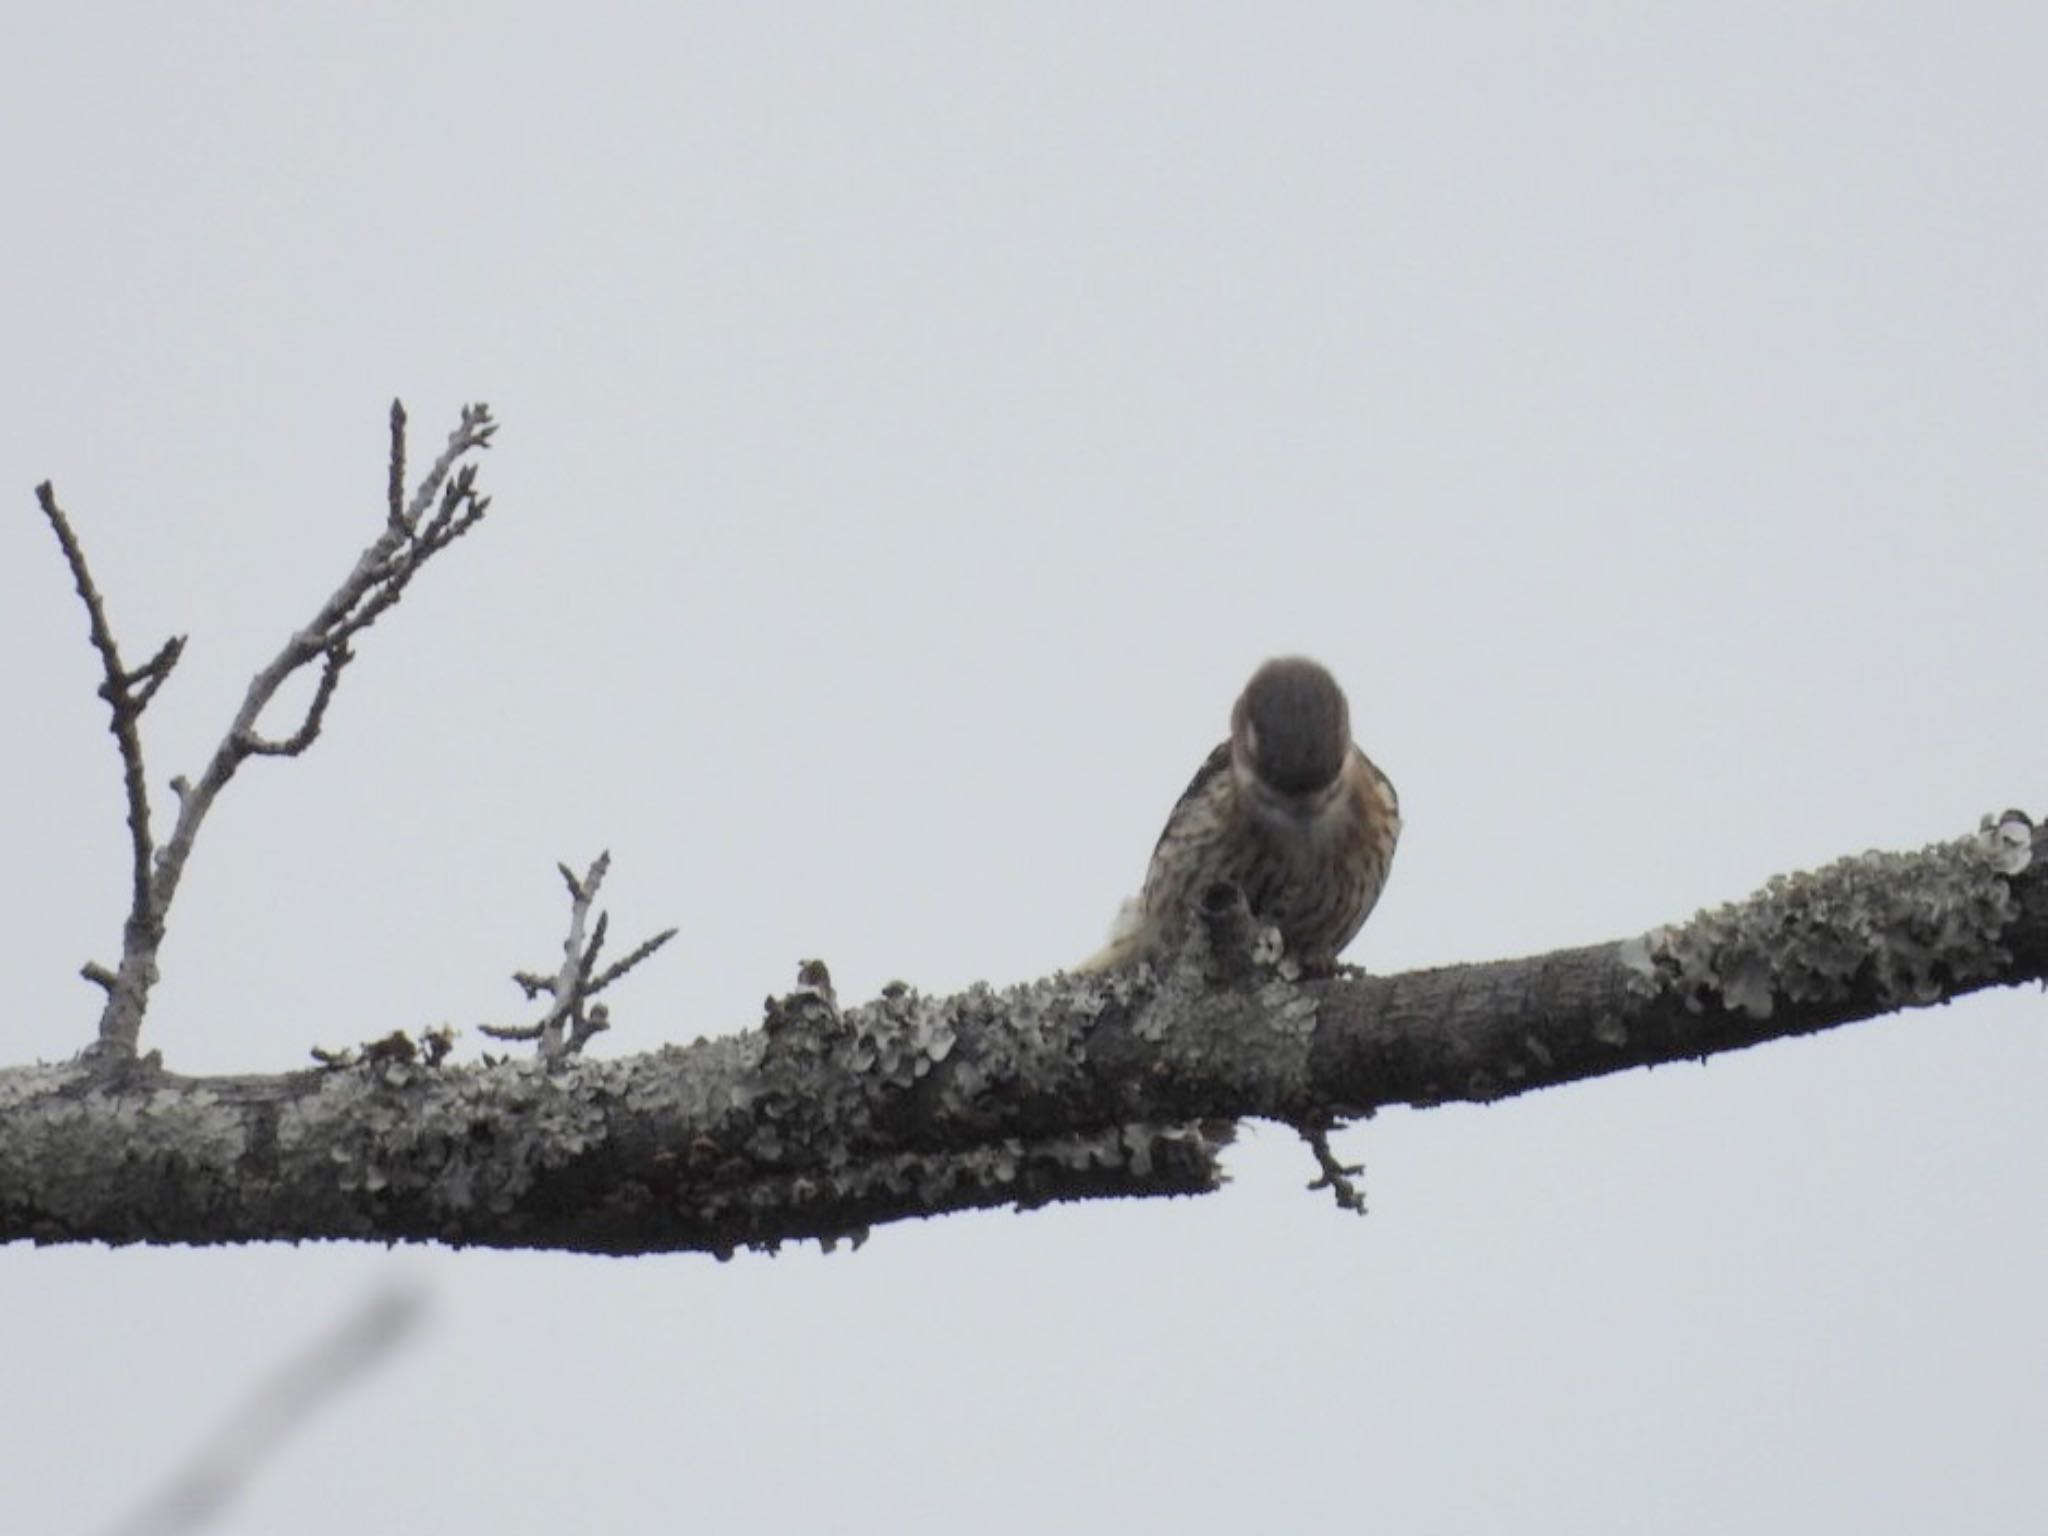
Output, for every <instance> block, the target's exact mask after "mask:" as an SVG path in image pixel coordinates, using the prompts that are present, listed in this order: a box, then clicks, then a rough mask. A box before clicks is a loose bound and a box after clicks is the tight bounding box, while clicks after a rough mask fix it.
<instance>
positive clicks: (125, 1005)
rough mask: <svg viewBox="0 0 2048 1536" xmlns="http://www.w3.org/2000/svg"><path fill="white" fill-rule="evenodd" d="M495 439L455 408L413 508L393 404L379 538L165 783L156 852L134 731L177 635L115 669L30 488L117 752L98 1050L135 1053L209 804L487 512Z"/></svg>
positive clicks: (93, 604) (108, 641) (52, 512)
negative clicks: (119, 782)
mask: <svg viewBox="0 0 2048 1536" xmlns="http://www.w3.org/2000/svg"><path fill="white" fill-rule="evenodd" d="M497 430H498V428H497V423H495V422H494V421H492V420H491V413H490V408H489V407H488V406H483V405H472V406H465V407H463V411H462V417H461V420H460V421H459V422H458V424H457V425H456V428H455V430H454V431H453V432H451V433H449V435H448V442H447V445H446V447H444V448H443V449H442V451H441V454H440V456H439V457H438V458H436V459H435V460H434V463H433V465H432V467H431V468H430V469H429V470H428V471H427V473H426V476H425V477H424V478H423V479H422V480H421V481H420V484H419V487H418V489H417V490H416V491H415V493H414V494H413V497H412V499H411V501H410V502H406V501H405V500H404V499H403V498H404V487H405V409H404V407H403V406H401V405H400V404H399V403H398V402H396V401H393V402H392V406H391V463H390V470H389V475H388V477H387V485H386V500H387V508H386V514H385V527H384V531H383V533H382V534H380V535H379V536H378V537H377V539H376V540H375V541H374V542H372V543H371V544H370V546H369V547H368V548H367V549H365V550H364V551H363V553H362V554H361V555H360V556H359V557H358V558H357V560H356V563H355V567H354V569H353V570H351V571H350V572H349V575H348V577H347V578H346V579H345V580H344V581H343V582H342V584H341V585H340V586H339V587H337V588H336V589H335V591H334V593H333V595H332V596H330V597H329V598H328V599H327V601H326V602H325V603H323V604H322V605H321V607H320V610H319V612H318V613H316V614H315V615H314V616H313V620H312V622H311V623H310V624H308V625H307V626H306V627H305V628H304V629H301V630H300V631H298V632H297V633H296V634H294V635H293V636H292V637H291V639H290V640H289V641H288V642H287V643H286V645H285V647H284V649H283V650H282V651H280V652H279V653H278V654H277V656H276V658H275V659H274V660H272V662H271V663H270V665H269V666H267V667H265V668H264V669H263V670H262V671H261V672H259V673H257V674H256V676H255V678H254V679H253V680H252V681H251V682H250V684H249V688H248V691H247V693H246V694H245V695H244V696H243V699H242V707H241V708H240V709H239V710H238V711H236V713H235V718H234V720H233V721H232V722H231V723H230V724H229V726H228V730H227V734H226V735H224V736H223V737H222V738H221V740H220V744H219V745H218V746H217V747H215V748H214V751H213V756H212V758H211V759H210V760H209V761H208V762H207V765H206V769H205V772H203V773H202V774H201V775H200V777H199V781H198V783H197V784H193V783H192V782H190V781H189V780H187V779H186V778H185V777H183V776H182V775H180V776H179V777H177V778H175V779H173V780H172V781H171V788H172V789H173V790H174V791H175V792H176V794H177V797H178V818H177V821H176V823H175V824H174V826H173V827H172V829H171V836H170V841H169V842H167V843H166V844H164V846H163V848H162V849H161V850H158V849H156V848H155V846H154V843H153V841H152V838H151V833H150V805H149V789H148V783H147V779H146V777H145V775H144V771H143V762H142V738H141V733H140V731H139V729H138V727H137V722H138V721H139V720H140V718H141V716H142V711H143V709H144V708H145V707H146V706H147V705H148V703H149V701H150V699H151V698H152V697H154V695H155V693H156V690H157V689H158V688H159V687H161V686H162V685H163V682H164V680H165V679H166V678H167V677H169V676H170V673H171V669H172V668H173V667H174V666H176V665H177V661H178V657H179V655H180V654H181V653H182V651H183V648H184V644H185V641H184V637H183V636H178V637H175V638H173V639H171V640H169V641H166V642H165V643H164V645H163V646H162V647H161V648H160V649H159V650H158V651H157V653H156V655H154V656H153V657H151V658H150V659H149V660H148V661H147V662H145V663H144V664H143V665H142V666H140V667H137V668H136V669H135V670H133V671H132V672H131V671H128V670H126V669H125V668H124V667H123V666H122V665H121V654H120V650H119V648H118V647H117V645H116V644H115V641H114V634H113V629H112V627H111V626H110V625H109V623H108V621H107V614H106V605H105V603H104V602H103V601H102V600H101V598H100V594H99V589H98V588H97V587H96V586H95V585H94V584H93V580H92V575H91V573H90V571H89V570H88V569H87V568H86V562H85V553H84V550H83V549H82V548H81V546H80V544H79V542H78V538H77V536H76V534H75V533H73V531H72V528H71V523H70V520H69V519H68V518H67V517H66V516H65V515H64V513H63V511H62V510H61V509H60V508H59V507H58V505H57V499H56V495H55V493H54V492H53V491H52V489H51V487H50V483H49V482H48V481H44V482H43V484H41V485H40V486H38V487H37V488H36V500H37V501H38V503H40V505H41V506H42V509H43V515H44V516H45V517H46V518H48V519H49V522H50V526H51V528H52V529H53V530H54V531H55V532H56V535H57V542H58V544H59V545H60V546H62V548H63V551H64V559H65V563H66V564H68V565H69V566H70V568H71V575H72V580H73V581H74V582H75V583H76V585H77V587H78V595H79V598H80V600H81V601H83V602H84V604H85V610H86V617H87V621H88V624H89V626H90V629H91V634H92V643H93V648H94V649H95V650H97V651H98V652H99V654H100V662H101V668H102V671H103V673H104V675H105V680H104V681H103V682H102V683H101V685H100V696H101V697H102V698H104V699H105V700H106V701H107V706H108V708H109V709H110V710H111V711H112V712H113V722H112V729H113V732H114V736H115V739H116V741H117V742H118V743H119V746H120V752H121V763H122V770H123V777H124V781H125V784H126V788H127V796H128V830H129V835H130V842H131V844H132V853H133V866H134V868H133V882H132V884H133V891H132V895H131V899H130V903H129V912H128V920H127V923H126V924H125V925H124V927H123V930H122V943H121V963H120V965H119V966H118V967H117V968H116V969H114V970H112V971H109V970H108V969H107V968H106V967H105V966H102V965H99V964H97V963H96V962H90V963H88V964H87V965H86V966H85V968H84V969H83V971H82V973H81V974H83V975H84V976H85V978H86V979H87V980H88V981H91V982H93V983H94V984H95V985H97V986H99V987H101V988H103V989H104V990H105V992H106V994H107V1001H106V1005H105V1007H104V1008H103V1009H102V1011H101V1013H100V1023H99V1046H100V1048H101V1049H102V1050H104V1051H107V1052H110V1053H111V1054H113V1055H116V1056H128V1055H133V1054H134V1051H135V1047H136V1042H137V1040H138V1039H139V1038H140V1036H141V1032H142V1016H143V1014H144V1013H145V1012H146V1011H147V1009H148V1007H149V992H150V988H151V987H153V986H154V985H155V984H156V979H157V952H158V951H159V950H160V949H161V948H162V946H163V940H164V930H165V925H166V923H167V921H168V919H169V916H170V909H171V902H172V900H173V899H174V898H175V897H176V895H177V892H178V882H179V881H180V880H181V879H183V878H184V873H185V864H186V861H187V860H188V859H190V858H191V856H192V845H193V841H194V839H196V838H197V836H198V835H199V828H200V826H201V824H202V823H204V822H205V820H206V815H207V812H209V811H210V810H212V809H213V803H214V801H215V799H217V798H218V797H219V795H220V792H221V790H223V789H224V788H226V787H227V784H228V781H229V780H230V779H232V778H233V777H234V775H235V771H236V770H237V769H238V768H240V767H241V765H242V764H243V763H244V762H245V761H247V760H248V759H249V758H251V757H296V756H298V755H299V754H300V753H301V752H304V751H305V750H306V749H307V748H308V747H310V746H311V745H312V744H313V742H314V741H315V740H316V739H318V737H319V735H320V728H321V726H322V725H323V724H324V723H325V721H326V718H327V708H328V705H329V704H331V703H332V702H333V700H334V693H335V689H336V688H337V687H338V686H339V684H340V682H341V673H342V669H343V668H344V667H346V666H347V665H348V663H349V662H350V660H351V659H353V655H354V653H353V652H352V651H351V650H350V649H349V641H350V639H351V638H353V637H354V636H355V635H356V634H358V633H360V632H361V631H362V630H364V629H367V628H368V627H369V626H370V625H371V624H372V623H373V622H375V621H376V619H377V618H378V616H379V615H381V614H383V613H384V612H386V611H387V610H388V609H390V608H391V607H392V606H393V605H394V604H396V603H397V602H398V600H399V598H400V597H401V596H403V595H404V592H405V589H406V586H407V585H408V584H409V583H410V582H411V581H412V578H413V577H414V576H415V575H416V574H417V573H418V571H419V568H420V567H421V565H423V564H424V563H425V562H426V561H427V560H428V559H429V558H430V557H432V556H433V555H434V554H436V553H438V552H439V551H440V550H442V549H445V548H446V547H447V546H448V545H449V544H451V543H453V542H454V541H455V540H456V539H458V538H460V537H461V536H462V535H463V534H465V533H467V532H468V531H469V530H470V529H471V528H473V527H474V526H475V525H476V524H477V523H478V522H479V521H480V520H481V519H482V517H483V515H484V513H485V512H486V511H487V510H489V508H490V504H491V503H490V498H489V497H487V496H481V495H479V494H477V491H476V465H475V464H474V463H462V462H461V461H462V460H463V459H465V458H466V457H468V456H469V455H470V454H472V453H475V452H478V451H480V450H482V449H484V448H487V447H489V446H490V442H491V438H492V437H493V435H494V434H495V433H496V432H497ZM458 466H459V467H458ZM429 507H434V508H435V510H434V512H433V515H432V516H431V517H428V515H427V509H428V508H429ZM423 519H424V520H425V521H424V523H423V521H422V520H423ZM316 660H318V661H320V662H321V673H320V680H319V683H318V684H317V685H316V687H315V689H314V692H313V699H312V703H311V704H310V705H309V706H308V708H307V710H306V714H305V716H304V718H303V719H302V720H301V721H300V723H299V725H298V727H297V728H296V729H295V730H294V731H293V732H292V733H291V734H290V735H288V736H286V737H283V738H282V739H277V738H272V737H267V736H264V735H263V734H262V733H261V732H260V731H259V730H258V729H257V725H258V723H259V721H260V720H261V719H262V716H263V713H264V711H265V710H266V709H267V708H269V706H270V704H271V702H272V700H274V699H275V698H276V697H277V693H278V690H279V689H280V688H282V687H283V686H284V684H285V683H286V682H287V681H288V680H289V679H290V678H291V677H292V676H294V675H295V674H296V673H297V672H298V671H299V670H300V669H301V668H302V667H306V666H309V665H311V664H312V663H313V662H314V661H316Z"/></svg>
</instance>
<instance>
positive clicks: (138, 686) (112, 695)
mask: <svg viewBox="0 0 2048 1536" xmlns="http://www.w3.org/2000/svg"><path fill="white" fill-rule="evenodd" d="M36 503H37V505H39V506H40V507H41V508H42V509H43V516H44V517H45V518H47V519H48V520H49V523H50V529H51V531H52V532H53V533H55V534H56V535H57V543H58V545H59V547H60V548H62V549H63V551H64V563H65V564H66V565H67V566H69V567H70V568H71V580H72V582H73V583H74V584H75V585H76V586H77V588H78V598H79V601H80V602H82V603H84V604H85V617H86V625H87V628H88V631H89V632H90V634H91V636H92V648H93V649H94V650H95V651H97V652H99V657H100V672H101V682H100V690H99V692H100V697H101V698H102V699H105V700H106V701H107V711H108V715H109V719H108V724H107V728H108V729H109V730H111V731H112V732H113V733H114V741H115V744H116V745H117V747H118V748H119V750H120V753H121V779H122V786H123V789H124V791H125V792H126V795H127V799H128V843H129V853H130V894H129V903H128V932H129V933H130V934H131V935H133V934H135V933H137V932H138V931H141V930H143V929H145V928H146V927H147V925H148V923H149V921H150V913H151V903H150V889H149V881H150V859H151V856H152V855H153V854H154V853H155V851H156V850H155V844H154V842H153V841H152V839H151V835H150V826H149V781H148V778H147V776H146V774H145V773H144V770H143V764H142V730H141V724H140V722H141V720H142V712H143V710H145V709H147V708H148V707H149V701H150V700H151V699H152V698H154V697H155V696H156V691H157V689H158V688H160V687H162V686H163V682H164V679H165V678H167V677H169V676H170V675H171V669H172V668H173V667H175V666H177V664H178V658H179V657H180V656H182V655H183V654H184V651H185V637H184V636H183V635H173V636H172V637H171V638H170V639H168V640H166V641H165V642H164V643H163V644H162V645H161V646H159V647H158V648H157V653H156V654H155V655H154V656H152V657H150V659H149V660H148V661H146V662H144V663H143V664H142V665H141V666H139V667H137V668H135V669H134V670H133V671H130V670H129V669H128V668H126V667H124V666H123V665H122V664H121V648H120V645H119V644H118V643H117V642H116V641H115V639H114V627H113V625H112V624H111V623H109V622H108V620H107V605H106V601H105V599H103V598H102V597H101V596H100V590H99V587H98V585H97V584H96V583H95V582H94V581H93V579H92V570H91V568H90V567H89V566H88V565H87V564H86V561H85V549H84V546H82V545H81V544H80V543H79V542H78V535H77V534H76V533H75V532H73V531H72V527H71V519H70V518H69V517H67V516H65V514H64V509H63V508H62V507H60V506H58V505H57V493H56V490H55V488H54V487H53V486H52V485H51V483H50V482H49V481H47V480H45V481H44V482H43V483H42V484H41V485H39V486H37V487H36ZM85 975H86V979H87V980H89V981H92V982H94V983H96V984H98V985H100V986H103V987H105V988H106V990H107V993H108V995H109V996H108V1008H109V1010H111V1009H112V1008H113V1006H114V1002H115V994H116V991H117V983H116V978H115V977H114V976H113V974H112V973H111V972H109V971H108V970H107V969H106V967H104V966H102V965H99V964H97V963H92V964H89V965H88V966H87V967H86V970H85Z"/></svg>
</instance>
